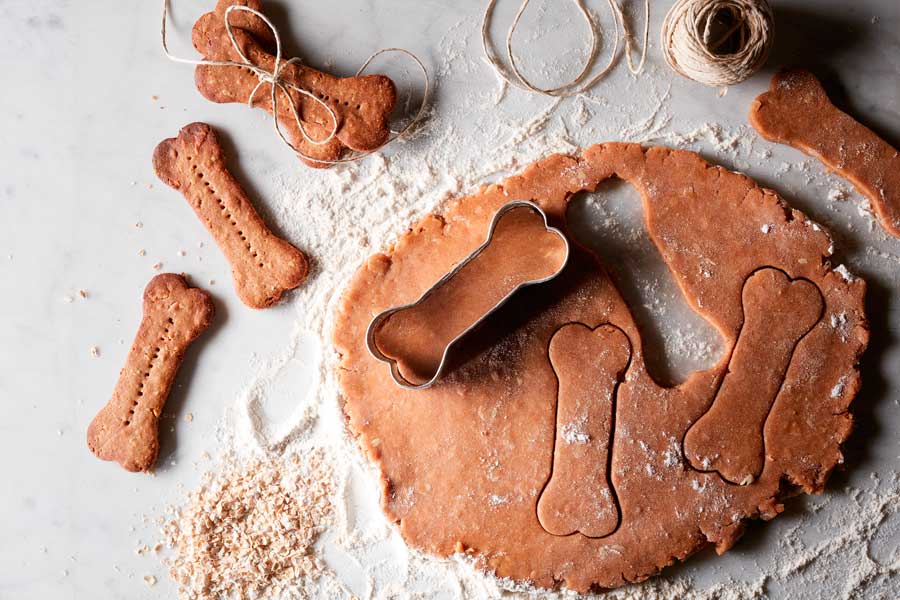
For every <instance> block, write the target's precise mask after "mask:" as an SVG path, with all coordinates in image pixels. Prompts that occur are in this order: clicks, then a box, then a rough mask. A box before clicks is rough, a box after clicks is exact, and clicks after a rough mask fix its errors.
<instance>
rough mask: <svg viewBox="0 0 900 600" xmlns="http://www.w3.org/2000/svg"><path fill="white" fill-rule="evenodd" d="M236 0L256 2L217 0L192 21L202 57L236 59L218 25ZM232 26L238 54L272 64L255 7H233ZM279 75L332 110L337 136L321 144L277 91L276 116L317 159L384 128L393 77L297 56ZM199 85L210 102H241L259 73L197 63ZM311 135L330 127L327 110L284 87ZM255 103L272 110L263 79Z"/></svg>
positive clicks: (381, 134)
mask: <svg viewBox="0 0 900 600" xmlns="http://www.w3.org/2000/svg"><path fill="white" fill-rule="evenodd" d="M231 5H243V6H248V7H250V8H253V9H256V10H260V11H261V6H262V2H260V1H259V0H249V1H248V0H219V2H218V3H217V5H216V8H215V9H214V10H213V11H212V12H209V13H206V14H205V15H203V16H201V17H200V19H199V20H198V21H197V23H196V24H195V25H194V28H193V32H192V37H193V42H194V47H195V48H196V49H197V51H198V52H200V53H201V54H202V55H203V56H204V58H206V59H207V60H230V61H236V62H241V61H242V59H241V58H240V56H239V55H238V53H237V51H236V50H235V48H234V46H233V44H232V43H231V40H230V39H229V38H228V34H227V31H226V29H225V10H226V9H227V8H228V7H229V6H231ZM230 19H231V24H232V31H233V33H234V36H235V40H236V41H237V42H238V44H239V45H240V47H241V50H242V51H243V53H244V55H245V56H246V57H247V58H248V59H249V60H250V62H252V63H253V64H254V65H256V66H258V67H261V68H263V69H266V70H267V71H269V72H271V71H272V68H273V67H274V64H275V57H274V55H273V52H274V45H273V44H274V42H273V41H272V38H271V35H272V34H271V31H270V30H269V28H268V27H267V26H266V25H265V24H264V23H262V21H261V20H260V19H259V18H257V17H256V16H254V15H251V14H249V13H247V12H245V11H232V13H231V16H230ZM281 76H282V77H283V78H284V80H285V81H287V82H289V83H291V84H293V85H296V86H297V87H300V88H302V89H304V90H306V91H308V92H310V93H312V94H314V95H315V96H316V97H317V98H318V99H319V100H321V101H323V102H325V103H326V104H328V106H329V107H330V108H331V109H332V110H333V111H334V112H335V114H336V115H337V118H338V123H337V125H338V129H337V131H336V137H335V138H334V139H333V140H331V141H330V142H328V143H326V144H321V145H317V144H311V143H309V142H307V141H306V140H305V139H304V138H303V136H302V135H301V133H300V130H299V128H298V127H297V122H296V119H295V117H294V114H293V112H292V111H291V108H290V105H289V103H288V101H287V98H286V97H284V95H283V94H282V93H281V92H279V98H278V122H279V124H280V126H281V128H282V131H284V133H285V135H286V136H287V137H288V139H289V140H291V143H292V144H294V146H295V147H297V148H298V149H300V150H301V151H302V152H303V153H305V154H307V155H309V156H312V157H314V158H316V159H319V160H322V161H333V160H335V159H337V158H339V157H340V155H341V153H342V151H343V148H344V147H347V148H350V149H352V150H358V151H361V152H365V151H370V150H375V149H377V148H379V147H380V146H381V145H382V144H384V143H385V141H387V139H388V136H389V135H390V115H391V112H392V111H393V109H394V105H395V104H396V101H397V90H396V87H395V86H394V82H393V81H391V79H390V78H388V77H386V76H384V75H359V76H355V77H335V76H333V75H330V74H328V73H324V72H322V71H318V70H316V69H313V68H311V67H309V66H306V65H302V64H291V65H288V66H286V67H284V69H283V70H282V72H281ZM194 79H195V83H196V84H197V89H198V90H199V91H200V93H201V94H202V95H203V96H204V97H205V98H207V99H208V100H211V101H213V102H219V103H225V102H240V103H246V102H247V100H248V98H249V97H250V93H251V92H252V91H253V89H254V88H255V87H256V86H257V84H258V83H259V78H258V77H257V75H256V74H255V73H253V72H252V71H251V70H250V69H248V68H242V67H212V66H203V65H200V66H198V67H197V69H196V72H195V77H194ZM290 94H291V96H292V98H293V99H294V102H295V104H296V106H297V108H298V111H299V113H300V117H301V119H302V121H303V122H304V124H305V125H306V129H307V131H308V133H309V134H310V136H311V137H312V138H313V139H315V140H322V139H324V138H326V137H327V136H328V134H329V132H331V131H332V128H333V127H334V122H333V121H332V119H331V116H330V114H329V113H328V111H326V110H325V109H324V108H323V107H322V106H321V105H320V104H319V103H318V102H316V101H315V100H312V99H311V98H309V97H308V96H305V95H303V94H300V93H299V92H297V91H293V90H292V91H291V92H290ZM254 106H258V107H261V108H263V109H265V110H267V111H268V112H269V113H270V114H271V113H272V110H273V107H272V101H271V88H270V87H269V86H268V85H264V86H263V87H262V89H261V90H260V91H258V92H257V94H256V96H255V98H254ZM304 162H306V163H307V164H308V165H310V166H312V167H328V166H330V165H328V164H327V162H326V163H321V162H316V161H307V160H304Z"/></svg>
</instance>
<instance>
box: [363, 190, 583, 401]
mask: <svg viewBox="0 0 900 600" xmlns="http://www.w3.org/2000/svg"><path fill="white" fill-rule="evenodd" d="M565 258H566V245H565V242H564V241H563V240H562V239H561V238H560V237H559V235H558V234H556V233H552V232H550V231H547V230H546V226H545V225H544V218H543V217H542V216H541V215H540V213H538V212H536V211H534V210H533V209H530V208H527V207H522V208H516V209H513V210H510V211H509V212H507V213H506V214H504V215H503V216H502V217H501V218H500V220H499V221H498V222H497V227H496V228H495V229H494V234H493V235H492V236H491V242H490V244H488V245H487V246H486V247H485V248H484V250H482V251H481V252H480V253H479V254H478V256H476V257H475V258H473V259H472V260H471V261H469V262H468V263H466V264H465V265H464V266H463V267H462V268H461V269H460V270H459V271H458V272H457V273H456V274H454V276H453V277H451V278H450V279H448V280H446V281H445V282H444V283H443V284H442V285H441V286H440V287H439V288H436V289H435V290H434V291H433V293H431V294H430V295H429V296H428V297H427V298H424V299H422V301H421V302H418V303H417V304H416V305H414V306H411V307H409V308H406V309H403V310H400V311H397V312H395V313H393V314H392V315H390V316H389V317H388V318H387V319H386V320H385V321H384V322H382V324H381V326H380V327H379V328H378V329H377V330H376V332H375V343H376V344H377V345H378V349H379V350H381V352H382V353H383V354H384V355H385V356H388V357H390V358H391V359H394V360H396V361H397V366H398V368H399V370H400V373H401V374H402V375H403V377H404V379H406V380H407V381H410V382H412V383H414V384H417V385H418V384H421V383H424V382H426V381H428V380H429V379H431V378H432V377H433V376H434V374H435V373H436V372H437V370H438V366H439V365H440V363H441V359H442V357H443V355H444V349H445V348H446V347H447V345H448V344H450V343H451V342H452V341H453V340H454V339H455V338H456V337H457V336H459V335H460V334H461V333H462V332H463V331H465V330H466V329H468V328H469V327H471V326H472V325H473V324H474V323H476V322H477V321H478V320H479V319H480V318H481V317H482V316H483V315H485V314H487V313H488V312H490V311H491V310H492V309H493V308H494V306H496V305H497V303H498V302H500V301H501V300H502V299H503V298H505V297H506V296H507V295H509V293H510V292H511V291H513V290H514V289H515V288H516V287H517V286H519V285H521V284H523V283H526V282H528V281H537V280H540V279H546V278H547V277H550V276H552V275H553V274H554V273H558V272H559V270H560V269H561V268H562V266H563V264H564V261H565ZM497 282H499V284H497ZM472 290H479V293H478V294H472Z"/></svg>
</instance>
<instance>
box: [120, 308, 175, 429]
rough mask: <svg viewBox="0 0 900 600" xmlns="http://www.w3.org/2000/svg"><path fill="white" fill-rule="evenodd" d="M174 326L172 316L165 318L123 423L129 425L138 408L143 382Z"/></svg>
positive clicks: (142, 393) (142, 394)
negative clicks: (161, 330) (156, 344)
mask: <svg viewBox="0 0 900 600" xmlns="http://www.w3.org/2000/svg"><path fill="white" fill-rule="evenodd" d="M174 326H175V320H174V319H173V318H172V317H169V318H168V319H166V322H165V323H164V324H163V332H162V333H161V334H160V336H159V339H158V340H157V343H158V344H159V345H158V346H155V347H154V348H153V355H152V356H150V358H149V359H148V360H147V367H146V368H145V369H144V370H143V371H142V372H141V382H140V383H139V384H138V389H137V394H136V395H135V397H134V402H132V404H131V408H129V409H128V416H127V417H125V419H124V421H123V425H125V426H126V427H128V426H129V425H131V420H132V419H133V418H134V413H135V411H136V410H137V409H138V406H139V405H140V403H141V398H143V397H144V384H145V383H146V382H147V380H148V379H150V374H151V373H152V372H153V367H154V366H155V365H156V361H157V360H159V353H160V352H162V346H163V345H164V344H165V343H166V342H168V341H169V339H170V338H169V331H170V330H171V328H173V327H174Z"/></svg>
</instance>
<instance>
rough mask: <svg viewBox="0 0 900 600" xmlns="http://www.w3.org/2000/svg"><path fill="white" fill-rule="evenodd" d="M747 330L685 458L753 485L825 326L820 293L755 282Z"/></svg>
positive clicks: (767, 273) (793, 284) (763, 279)
mask: <svg viewBox="0 0 900 600" xmlns="http://www.w3.org/2000/svg"><path fill="white" fill-rule="evenodd" d="M742 301H743V307H744V324H743V326H742V327H741V331H740V335H739V336H738V340H737V343H736V344H735V347H734V352H733V353H732V355H731V359H730V361H729V364H728V371H727V372H726V375H725V378H724V380H723V381H722V385H721V387H720V388H719V391H718V393H717V394H716V397H715V399H714V400H713V403H712V406H710V408H709V410H708V411H707V412H706V413H705V414H704V415H703V416H702V417H700V419H699V420H698V421H697V422H696V423H694V424H693V425H692V426H691V427H690V429H688V432H687V435H686V436H685V438H684V453H685V456H686V457H687V459H688V461H690V463H691V465H692V466H693V467H694V468H695V469H698V470H701V471H718V473H719V474H720V475H721V476H722V477H723V478H724V479H726V480H727V481H730V482H732V483H737V484H742V485H747V484H749V483H752V482H753V481H754V480H755V479H756V478H757V477H758V476H759V474H760V473H761V472H762V469H763V464H764V462H765V447H764V444H765V441H764V440H763V427H764V426H765V422H766V417H768V415H769V412H770V411H771V409H772V405H773V404H774V403H775V401H776V399H777V396H778V394H779V392H780V391H781V385H782V383H783V382H784V378H785V374H786V373H787V370H788V366H789V365H790V363H791V358H792V357H793V354H794V348H796V346H797V343H798V342H799V341H800V340H801V339H802V338H803V336H805V335H806V334H807V333H809V331H810V330H811V329H812V328H813V327H814V326H815V324H816V323H818V322H819V319H821V317H822V311H823V308H824V300H823V299H822V294H821V292H820V291H819V288H817V287H816V286H815V284H813V283H812V282H810V281H807V280H804V279H795V280H792V279H790V278H788V276H787V275H785V273H784V272H783V271H781V270H779V269H773V268H764V269H760V270H759V271H757V272H755V273H754V274H753V275H751V276H750V277H749V278H748V279H747V281H746V282H745V283H744V288H743V292H742Z"/></svg>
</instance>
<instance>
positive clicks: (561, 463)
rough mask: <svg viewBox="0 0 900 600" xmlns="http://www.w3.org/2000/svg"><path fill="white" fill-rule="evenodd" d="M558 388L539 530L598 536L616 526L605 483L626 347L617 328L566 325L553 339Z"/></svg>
mask: <svg viewBox="0 0 900 600" xmlns="http://www.w3.org/2000/svg"><path fill="white" fill-rule="evenodd" d="M549 354H550V364H551V365H552V366H553V371H554V373H556V378H557V380H558V382H559V393H558V396H557V398H558V400H557V405H556V442H555V448H554V451H553V468H552V469H551V473H550V481H548V482H547V485H546V487H544V491H543V492H542V493H541V497H540V500H538V506H537V512H538V520H539V521H540V523H541V526H542V527H543V528H544V529H545V530H546V531H547V532H548V533H552V534H553V535H569V534H572V533H575V532H579V533H581V534H582V535H585V536H588V537H603V536H606V535H609V534H611V533H613V532H614V531H615V530H616V528H617V527H618V525H619V518H620V516H619V508H618V504H617V500H616V495H615V492H614V491H613V488H612V484H611V483H610V479H609V464H610V457H611V451H612V440H613V423H614V418H615V394H616V389H617V387H618V384H619V382H620V381H621V378H622V375H623V373H624V372H625V369H626V368H627V367H628V363H629V361H630V360H631V343H630V342H629V340H628V337H627V336H626V335H625V333H624V332H623V331H622V330H621V329H619V328H618V327H615V326H614V325H601V326H600V327H597V328H596V329H591V328H590V327H588V326H586V325H582V324H581V323H570V324H569V325H563V326H562V327H561V328H560V329H559V331H557V332H556V333H555V334H553V337H552V338H551V339H550V349H549Z"/></svg>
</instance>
